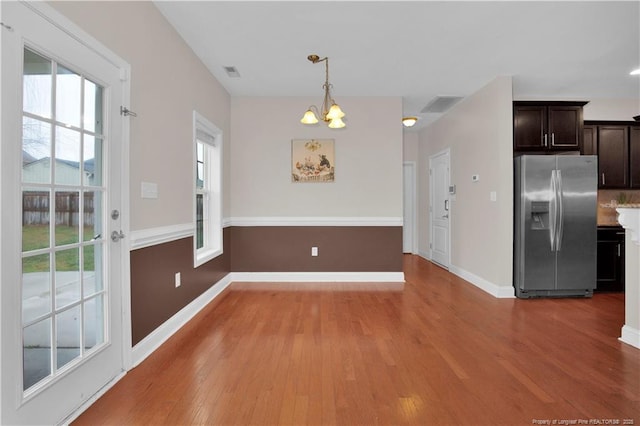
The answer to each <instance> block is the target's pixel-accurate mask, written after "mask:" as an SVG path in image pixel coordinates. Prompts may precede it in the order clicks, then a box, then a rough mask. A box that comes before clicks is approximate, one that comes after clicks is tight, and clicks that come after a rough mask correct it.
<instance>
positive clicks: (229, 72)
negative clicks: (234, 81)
mask: <svg viewBox="0 0 640 426" xmlns="http://www.w3.org/2000/svg"><path fill="white" fill-rule="evenodd" d="M223 68H224V70H225V72H226V73H227V75H228V76H229V77H231V78H240V73H239V72H238V69H237V68H236V67H223Z"/></svg>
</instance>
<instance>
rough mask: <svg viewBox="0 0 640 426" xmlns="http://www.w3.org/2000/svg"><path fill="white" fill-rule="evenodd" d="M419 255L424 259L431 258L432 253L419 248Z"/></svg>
mask: <svg viewBox="0 0 640 426" xmlns="http://www.w3.org/2000/svg"><path fill="white" fill-rule="evenodd" d="M418 256H420V257H421V258H423V259H424V260H431V253H430V252H427V251H420V250H418Z"/></svg>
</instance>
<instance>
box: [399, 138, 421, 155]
mask: <svg viewBox="0 0 640 426" xmlns="http://www.w3.org/2000/svg"><path fill="white" fill-rule="evenodd" d="M402 133H403V138H404V140H403V143H402V146H403V150H402V152H403V160H404V161H418V143H419V141H420V138H419V137H418V132H407V131H404V132H402Z"/></svg>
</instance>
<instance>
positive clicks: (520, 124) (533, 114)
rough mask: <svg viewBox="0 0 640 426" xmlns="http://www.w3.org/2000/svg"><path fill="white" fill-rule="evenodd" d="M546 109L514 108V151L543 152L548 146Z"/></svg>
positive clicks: (531, 107) (540, 107)
mask: <svg viewBox="0 0 640 426" xmlns="http://www.w3.org/2000/svg"><path fill="white" fill-rule="evenodd" d="M546 109H547V108H546V107H544V106H514V107H513V149H514V150H519V151H541V150H544V149H545V147H546V146H548V143H549V142H548V140H547V139H546V138H545V135H546V133H547V118H546Z"/></svg>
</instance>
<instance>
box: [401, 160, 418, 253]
mask: <svg viewBox="0 0 640 426" xmlns="http://www.w3.org/2000/svg"><path fill="white" fill-rule="evenodd" d="M415 169H416V163H415V162H413V161H405V162H404V164H403V167H402V171H403V185H404V191H403V203H404V210H403V216H404V217H403V222H402V252H403V253H414V252H415V248H414V246H415V238H414V235H415V229H416V228H415V227H416V223H415V222H416V213H415V209H416V207H415V206H416V189H415V188H416V171H415Z"/></svg>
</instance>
